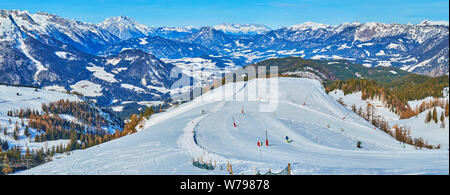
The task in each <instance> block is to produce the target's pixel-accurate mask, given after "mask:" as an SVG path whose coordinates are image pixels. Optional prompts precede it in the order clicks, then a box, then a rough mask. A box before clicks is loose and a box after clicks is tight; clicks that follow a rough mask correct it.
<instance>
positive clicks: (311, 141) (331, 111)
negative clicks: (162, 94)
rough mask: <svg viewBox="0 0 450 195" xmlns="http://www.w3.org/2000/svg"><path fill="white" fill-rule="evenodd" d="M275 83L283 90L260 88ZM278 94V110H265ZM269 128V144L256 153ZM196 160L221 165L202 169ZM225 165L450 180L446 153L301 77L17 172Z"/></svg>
mask: <svg viewBox="0 0 450 195" xmlns="http://www.w3.org/2000/svg"><path fill="white" fill-rule="evenodd" d="M273 79H278V91H271V93H268V91H267V90H265V89H264V88H262V89H261V88H260V89H258V90H257V91H256V90H255V89H256V88H257V86H261V85H262V84H263V83H267V82H269V81H273ZM256 92H258V94H256ZM270 94H272V96H270ZM273 95H276V97H278V98H277V100H276V104H277V107H276V110H274V111H273V112H260V107H261V106H262V105H267V104H268V103H269V101H268V100H269V97H273ZM233 99H234V101H233ZM241 99H245V101H240V100H241ZM272 100H273V99H272ZM305 100H306V104H305V105H303V103H304V102H305ZM242 110H244V114H242V113H241V112H242ZM344 117H345V119H343V118H344ZM233 118H234V120H235V122H236V127H234V125H233ZM266 130H267V133H268V139H269V146H262V147H258V146H257V142H258V141H263V142H265V133H266ZM286 136H289V139H290V140H293V141H292V142H291V143H287V142H286V141H285V137H286ZM358 141H361V142H362V147H363V148H357V147H356V144H357V142H358ZM194 158H202V159H203V160H204V161H208V162H209V161H211V162H213V164H214V162H215V163H216V164H217V167H216V169H215V170H212V171H207V170H204V169H199V168H197V167H195V166H193V165H192V159H194ZM227 162H229V163H230V164H231V165H232V166H233V172H234V174H254V173H255V170H259V171H260V172H261V173H264V172H266V171H268V170H269V169H271V170H272V171H274V172H278V171H280V170H282V169H284V168H285V167H286V166H287V164H288V163H290V164H291V168H292V172H293V174H449V153H448V150H447V149H445V150H444V149H441V150H428V149H424V150H416V149H414V147H412V146H409V145H406V146H405V145H403V144H400V143H399V142H398V141H396V140H395V139H393V138H392V137H390V136H389V135H387V134H385V133H384V132H382V131H381V130H378V129H374V127H373V126H372V125H371V124H369V123H368V122H367V121H365V120H364V119H361V118H359V116H357V115H356V114H354V113H353V112H352V111H351V110H349V109H347V108H345V107H343V106H342V105H340V104H339V103H338V102H336V101H335V100H334V99H333V98H332V97H330V96H328V95H327V94H326V93H325V91H324V89H323V87H322V85H321V84H320V83H319V82H318V81H316V80H310V79H301V78H272V79H255V80H251V81H249V82H246V83H244V82H237V83H229V84H226V85H224V86H222V87H219V88H216V89H214V90H212V91H209V92H208V93H206V94H204V95H203V96H200V97H198V98H196V99H194V100H193V101H191V102H188V103H185V104H182V105H180V106H178V107H173V108H171V109H169V110H168V111H166V112H163V113H159V114H155V115H153V116H152V117H151V118H150V119H149V120H148V121H146V122H145V125H144V128H143V129H142V130H140V131H138V132H137V133H135V134H132V135H129V136H125V137H122V138H119V139H116V140H113V141H110V142H107V143H104V144H100V145H97V146H94V147H91V148H88V149H85V150H76V151H73V152H72V153H70V155H67V156H64V157H61V158H60V159H57V160H54V161H52V162H49V163H47V164H44V165H41V166H38V167H35V168H33V169H30V170H27V171H24V172H20V173H18V174H227V172H226V167H227Z"/></svg>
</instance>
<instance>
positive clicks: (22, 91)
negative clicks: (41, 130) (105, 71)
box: [0, 85, 81, 152]
mask: <svg viewBox="0 0 450 195" xmlns="http://www.w3.org/2000/svg"><path fill="white" fill-rule="evenodd" d="M17 94H18V95H17ZM61 99H64V100H70V101H81V99H80V98H78V97H77V96H75V95H69V94H66V93H60V92H56V91H50V90H42V89H38V90H37V91H35V89H34V88H28V87H15V86H6V85H0V131H1V133H0V139H1V140H3V141H7V142H8V144H9V145H10V147H13V146H19V147H21V148H22V151H23V152H25V150H26V148H29V149H30V150H39V149H41V148H46V149H51V148H52V147H53V146H59V145H60V144H63V145H65V144H66V143H68V142H69V141H70V140H68V139H67V140H64V139H62V140H53V141H45V142H34V136H35V135H36V134H37V130H36V129H33V128H30V134H31V136H30V138H27V137H26V136H25V135H24V131H25V127H22V126H21V125H19V134H18V137H19V139H18V140H15V139H14V138H13V137H12V134H13V131H14V128H15V124H16V122H17V123H18V124H21V123H22V121H21V119H20V118H18V117H11V116H8V115H7V112H8V111H10V110H18V109H24V110H25V109H28V108H29V109H32V110H38V111H39V112H41V111H42V104H43V103H50V102H54V101H58V100H61ZM9 120H11V123H9ZM24 123H25V124H27V123H28V119H25V120H24ZM5 128H6V132H7V133H6V135H5V133H4V129H5Z"/></svg>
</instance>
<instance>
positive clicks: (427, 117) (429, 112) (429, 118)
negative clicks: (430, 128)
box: [425, 111, 432, 123]
mask: <svg viewBox="0 0 450 195" xmlns="http://www.w3.org/2000/svg"><path fill="white" fill-rule="evenodd" d="M431 118H432V116H431V111H428V113H427V116H426V117H425V122H426V123H429V122H430V121H431Z"/></svg>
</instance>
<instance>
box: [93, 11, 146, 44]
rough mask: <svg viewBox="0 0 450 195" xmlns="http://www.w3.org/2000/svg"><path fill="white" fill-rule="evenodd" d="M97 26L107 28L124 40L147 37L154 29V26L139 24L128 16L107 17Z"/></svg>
mask: <svg viewBox="0 0 450 195" xmlns="http://www.w3.org/2000/svg"><path fill="white" fill-rule="evenodd" d="M97 26H99V27H100V28H103V29H105V30H107V31H108V32H110V33H112V34H114V35H115V36H117V37H119V38H120V39H122V40H125V39H130V38H137V37H145V36H148V35H149V34H150V33H151V32H152V31H153V30H154V28H151V27H149V26H146V25H142V24H139V23H137V22H136V21H134V20H133V19H132V18H129V17H127V16H119V17H112V18H107V19H105V20H104V21H103V22H102V23H100V24H98V25H97Z"/></svg>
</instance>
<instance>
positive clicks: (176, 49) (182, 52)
mask: <svg viewBox="0 0 450 195" xmlns="http://www.w3.org/2000/svg"><path fill="white" fill-rule="evenodd" d="M126 49H140V50H142V51H145V52H148V53H151V54H153V55H154V56H156V57H157V58H172V59H173V58H183V57H197V56H201V55H209V54H214V53H215V52H214V51H212V50H210V49H208V48H206V47H203V46H201V45H198V44H194V43H186V42H181V41H177V40H171V39H166V38H162V37H158V36H156V37H152V36H148V37H142V38H131V39H127V40H124V41H121V42H119V43H116V44H113V45H110V46H109V47H108V48H106V49H105V50H104V51H103V52H101V54H117V53H119V52H121V51H123V50H126Z"/></svg>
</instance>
